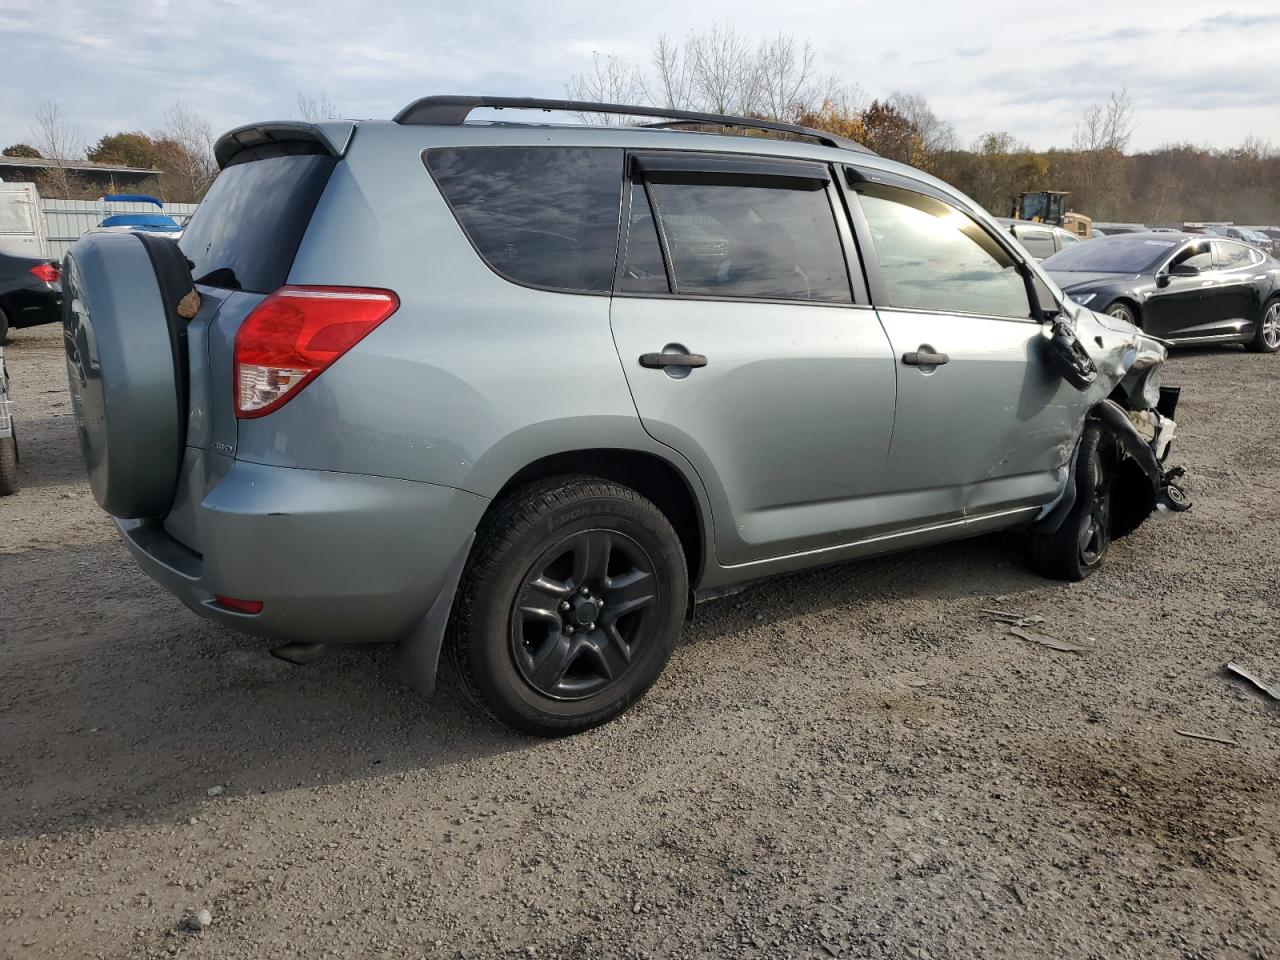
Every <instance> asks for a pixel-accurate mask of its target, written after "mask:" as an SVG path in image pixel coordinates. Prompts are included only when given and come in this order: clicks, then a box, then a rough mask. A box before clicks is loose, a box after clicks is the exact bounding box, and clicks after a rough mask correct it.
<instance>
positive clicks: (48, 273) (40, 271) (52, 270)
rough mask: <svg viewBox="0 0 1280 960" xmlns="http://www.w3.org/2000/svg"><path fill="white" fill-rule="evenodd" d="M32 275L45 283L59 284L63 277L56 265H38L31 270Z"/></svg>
mask: <svg viewBox="0 0 1280 960" xmlns="http://www.w3.org/2000/svg"><path fill="white" fill-rule="evenodd" d="M31 274H32V276H34V277H35V278H36V279H37V280H43V281H44V282H45V283H57V282H58V279H59V277H60V276H61V274H60V273H59V272H58V265H57V264H56V263H37V264H36V265H35V266H34V267H32V268H31Z"/></svg>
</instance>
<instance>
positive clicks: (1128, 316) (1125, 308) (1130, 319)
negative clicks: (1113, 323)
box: [1102, 300, 1142, 327]
mask: <svg viewBox="0 0 1280 960" xmlns="http://www.w3.org/2000/svg"><path fill="white" fill-rule="evenodd" d="M1102 312H1103V313H1105V314H1107V315H1108V316H1111V317H1115V318H1116V319H1117V320H1123V321H1124V322H1125V323H1131V324H1133V325H1134V326H1135V327H1141V326H1142V324H1140V323H1139V322H1138V311H1137V310H1135V309H1134V308H1133V307H1132V306H1130V305H1129V304H1127V303H1125V302H1124V301H1123V300H1117V301H1116V302H1115V303H1110V304H1108V305H1107V308H1106V309H1105V310H1103V311H1102Z"/></svg>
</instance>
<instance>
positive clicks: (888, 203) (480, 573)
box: [64, 97, 1185, 735]
mask: <svg viewBox="0 0 1280 960" xmlns="http://www.w3.org/2000/svg"><path fill="white" fill-rule="evenodd" d="M479 107H489V108H495V107H496V108H502V109H505V108H515V107H519V108H527V109H534V110H540V111H561V112H564V113H565V114H566V115H572V114H574V113H582V112H592V113H598V112H602V111H603V112H612V113H617V114H624V115H633V116H650V117H651V116H652V115H653V113H654V108H652V107H627V106H609V105H601V104H585V103H575V102H569V101H542V100H528V99H522V98H515V99H493V98H473V97H472V98H469V97H428V98H426V99H422V100H418V101H415V102H414V103H412V104H410V105H409V106H407V107H406V108H405V109H404V110H402V111H401V112H400V113H399V115H398V116H397V117H396V118H395V120H394V121H393V122H387V121H360V122H358V123H356V122H347V121H343V122H326V123H320V124H310V123H298V122H289V123H280V124H273V123H266V124H254V125H252V126H248V127H242V128H239V129H236V130H232V131H231V132H229V133H227V134H225V135H224V136H222V137H221V138H220V139H219V140H218V142H217V144H216V157H217V161H218V163H219V165H220V167H221V173H220V174H219V176H218V178H217V180H216V181H215V182H214V184H213V186H212V188H211V189H210V190H209V192H208V195H207V196H206V197H205V198H204V201H203V202H202V203H201V205H200V207H199V209H198V210H197V211H196V212H195V213H194V214H193V216H192V219H191V223H190V226H189V227H188V228H187V231H186V233H185V234H184V236H183V238H182V242H181V246H180V247H179V246H177V245H175V244H172V243H170V242H169V241H167V240H164V239H161V238H156V237H149V236H146V235H109V234H106V235H104V234H93V235H89V236H87V237H85V238H83V239H81V240H80V241H78V242H77V243H76V244H75V246H74V247H73V248H72V249H71V251H70V252H69V253H68V255H67V260H66V264H67V266H66V272H65V276H66V281H65V282H66V284H67V287H68V290H67V301H66V309H65V326H66V336H65V338H64V340H65V342H66V344H67V350H68V375H69V377H70V380H71V386H72V391H71V392H72V397H73V400H74V405H75V409H76V418H77V424H78V425H79V427H80V430H79V434H80V439H81V443H82V444H83V447H84V452H85V458H86V462H87V463H88V464H89V480H90V486H91V488H92V490H93V492H94V495H95V497H96V498H97V500H98V502H99V503H100V504H101V505H102V506H103V507H104V508H105V509H106V510H107V511H108V512H109V513H111V514H112V515H114V516H115V517H116V518H117V520H116V523H117V526H118V527H119V529H120V531H121V533H122V534H123V536H124V539H125V542H126V543H127V545H128V547H129V549H130V550H131V552H132V553H133V554H134V556H135V558H136V559H137V560H138V562H139V563H140V564H141V565H142V566H143V568H144V569H145V570H146V571H147V572H148V573H149V574H150V575H151V576H152V577H154V578H155V579H156V580H157V581H159V582H160V583H161V584H163V585H164V586H165V587H166V588H167V589H169V590H170V591H171V592H173V593H174V594H175V595H176V596H178V597H179V598H180V599H181V600H182V601H183V602H185V603H186V604H187V605H188V606H189V607H191V609H193V610H194V611H196V612H197V613H199V614H201V615H202V616H205V617H208V618H210V619H213V620H215V621H217V622H219V623H222V624H225V625H227V626H230V627H233V628H236V629H241V630H244V631H247V632H250V633H256V634H261V635H265V636H268V637H271V638H276V639H277V640H285V641H288V644H286V645H285V646H284V647H283V648H277V650H278V652H279V653H280V655H282V656H285V657H288V658H290V659H294V660H304V659H307V658H308V657H309V656H311V655H312V653H313V652H314V651H315V650H316V647H315V644H317V643H360V642H374V641H398V642H400V643H401V656H402V658H403V661H402V662H403V663H404V664H405V669H406V671H407V676H408V677H409V678H410V679H411V680H412V681H413V682H414V683H415V684H417V685H418V686H419V687H420V688H423V689H427V690H429V689H431V688H432V687H433V685H434V683H435V674H436V668H437V661H438V658H439V655H440V651H441V647H442V644H443V645H444V649H445V650H446V655H447V657H448V658H449V660H451V662H452V663H453V665H454V668H455V671H456V673H457V675H458V677H460V679H461V683H462V685H463V686H464V688H465V689H466V690H467V692H468V693H469V694H470V695H471V696H473V697H474V698H475V699H476V700H477V701H479V702H480V703H481V704H483V705H484V706H485V707H487V708H488V709H489V710H490V711H491V712H492V713H493V714H494V715H496V716H497V717H499V718H501V719H502V720H504V721H506V722H508V723H510V724H512V725H514V726H516V727H518V728H520V729H522V730H525V731H529V732H532V733H535V734H542V735H554V734H564V733H570V732H573V731H577V730H581V729H585V728H587V727H590V726H593V725H595V724H598V723H602V722H604V721H606V720H608V719H609V718H611V717H613V716H616V715H617V714H618V713H620V712H622V711H623V710H625V709H626V708H627V707H628V706H629V705H630V704H631V703H633V702H634V701H635V700H636V699H638V698H639V697H640V696H642V695H643V694H644V692H645V690H646V689H647V688H648V687H649V686H650V685H651V684H652V683H654V682H655V681H656V679H657V678H658V675H659V674H660V672H661V671H662V669H663V667H664V665H665V663H666V661H667V659H668V658H669V657H670V655H671V652H672V650H673V649H674V646H675V644H676V640H677V637H678V635H679V633H680V629H681V624H682V623H683V621H684V620H685V617H686V615H687V614H688V613H689V612H690V611H691V609H692V604H693V603H694V602H695V601H696V600H699V599H705V598H709V597H715V596H719V595H723V594H725V593H729V592H733V591H735V590H737V589H739V588H740V587H741V586H742V585H743V584H745V583H747V582H749V581H752V580H757V579H760V578H762V577H766V576H769V575H772V574H779V573H784V572H787V571H793V570H797V569H801V568H805V567H813V566H819V565H824V564H831V563H835V562H839V561H843V560H850V559H853V558H856V557H866V556H872V555H875V554H881V553H886V552H889V551H895V550H901V549H905V548H910V547H915V546H921V545H925V544H930V543H937V542H940V541H944V540H951V539H955V538H958V537H967V536H972V535H974V534H979V533H983V532H986V531H991V530H1000V529H1008V528H1018V529H1023V530H1026V531H1027V533H1028V540H1029V543H1030V544H1031V547H1030V553H1031V557H1032V560H1033V562H1034V563H1035V564H1036V566H1037V568H1038V569H1040V570H1041V571H1042V572H1044V573H1046V574H1048V575H1051V576H1055V577H1060V578H1064V579H1068V580H1073V579H1080V578H1083V577H1085V576H1087V575H1089V574H1090V573H1091V572H1093V571H1094V570H1096V569H1097V568H1098V566H1099V564H1101V563H1102V561H1103V558H1104V556H1105V554H1106V553H1107V550H1108V547H1109V544H1110V543H1111V541H1112V539H1113V538H1115V537H1120V536H1123V535H1125V534H1126V533H1128V532H1129V531H1131V530H1132V529H1134V528H1136V527H1137V526H1138V525H1139V524H1140V523H1142V522H1143V520H1144V518H1145V517H1146V516H1147V515H1148V514H1149V513H1150V512H1151V511H1152V510H1153V509H1154V508H1155V507H1156V506H1157V505H1163V506H1166V507H1170V508H1173V509H1177V508H1179V507H1181V506H1185V498H1184V497H1183V496H1182V495H1181V492H1180V491H1179V490H1178V488H1177V486H1176V484H1175V483H1174V482H1173V478H1174V475H1175V473H1176V471H1166V470H1165V468H1164V466H1163V464H1162V462H1163V460H1164V459H1165V458H1166V457H1167V456H1168V450H1169V440H1170V438H1171V437H1172V435H1173V433H1174V429H1175V424H1174V421H1173V419H1172V416H1173V413H1174V404H1175V401H1176V391H1174V390H1162V389H1161V385H1160V369H1161V364H1162V363H1163V361H1164V359H1165V349H1164V347H1163V346H1161V345H1160V344H1159V343H1158V342H1156V341H1154V340H1152V339H1150V338H1147V337H1144V336H1143V335H1142V334H1141V332H1140V331H1138V330H1137V329H1136V328H1134V327H1133V326H1131V325H1129V324H1125V323H1121V322H1119V321H1117V320H1115V319H1113V318H1110V317H1099V316H1097V315H1095V314H1093V313H1091V312H1089V311H1088V310H1082V309H1079V308H1078V307H1076V306H1075V305H1074V304H1073V303H1072V302H1071V301H1069V300H1067V299H1066V298H1065V297H1063V296H1062V295H1061V293H1060V292H1059V291H1057V290H1056V289H1055V287H1054V286H1053V284H1052V283H1051V281H1050V280H1049V279H1048V277H1047V276H1046V275H1045V274H1044V273H1043V271H1041V269H1040V268H1039V267H1038V265H1037V264H1036V263H1035V261H1034V260H1033V259H1031V258H1030V257H1028V255H1027V254H1026V252H1025V251H1024V250H1023V249H1022V248H1021V247H1020V246H1019V245H1017V244H1016V243H1014V242H1013V238H1012V237H1010V236H1009V234H1008V233H1007V231H1005V230H1003V229H1001V227H1000V225H999V224H997V223H995V222H994V221H993V220H991V219H990V218H989V217H988V216H987V215H986V214H985V213H984V212H983V211H982V209H981V208H980V207H979V206H978V205H977V204H975V203H974V202H972V201H971V200H969V199H968V198H966V197H965V196H963V195H962V194H960V193H958V192H956V191H955V190H953V189H951V188H949V187H947V186H945V185H943V184H942V183H940V182H939V181H937V180H935V179H933V178H932V177H929V176H928V175H926V174H923V173H920V172H919V171H916V170H913V169H911V168H909V167H906V166H902V165H900V164H897V163H894V162H891V161H888V160H884V159H881V158H879V157H877V156H875V155H874V154H872V153H870V152H869V151H867V150H866V149H865V148H863V147H859V146H858V145H856V144H854V143H852V142H850V141H846V140H843V139H841V138H839V137H835V136H833V135H830V134H827V133H823V132H820V131H816V130H812V129H807V128H803V127H795V126H791V125H787V124H778V123H771V122H768V121H761V120H754V119H748V118H743V117H723V116H714V115H706V114H696V113H689V112H683V111H662V115H663V116H664V117H666V118H667V120H666V122H665V123H664V125H662V126H660V127H645V126H608V127H606V126H582V125H580V124H578V125H567V126H556V125H547V124H541V123H535V124H524V123H519V122H510V123H503V124H484V123H476V122H467V121H468V118H469V116H470V114H471V112H472V111H473V110H475V109H477V108H479ZM357 126H358V128H359V129H358V131H357V129H356V128H357ZM708 128H709V129H710V130H714V131H717V132H707V131H708ZM727 128H741V129H747V130H750V131H751V132H753V133H757V134H760V135H758V136H734V135H731V134H729V133H726V132H725V130H726V129H727ZM780 136H781V137H782V138H785V139H779V137H780ZM770 137H772V138H773V139H770ZM266 199H269V200H270V202H265V201H266ZM1072 249H1074V248H1072ZM193 284H194V287H195V295H193V293H192V286H193ZM197 299H198V301H199V304H198V308H196V303H195V301H196V300H197ZM180 311H183V312H182V313H180ZM184 314H186V315H184ZM188 315H189V322H188Z"/></svg>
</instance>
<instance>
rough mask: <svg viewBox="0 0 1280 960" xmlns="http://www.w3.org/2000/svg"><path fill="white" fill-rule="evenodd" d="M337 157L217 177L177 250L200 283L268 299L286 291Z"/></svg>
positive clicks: (273, 162)
mask: <svg viewBox="0 0 1280 960" xmlns="http://www.w3.org/2000/svg"><path fill="white" fill-rule="evenodd" d="M336 163H337V158H336V157H331V156H328V155H324V154H303V155H298V156H288V157H269V158H267V159H264V160H251V161H249V162H247V163H238V164H235V165H234V166H230V167H227V169H225V170H223V171H222V173H220V174H218V179H217V180H215V181H214V182H213V186H212V187H210V188H209V192H208V194H206V195H205V198H204V200H203V201H201V203H200V206H199V207H197V208H196V212H195V213H194V214H192V215H191V222H190V223H189V224H187V228H186V230H185V231H184V232H183V234H182V239H181V240H180V241H179V243H178V245H179V246H180V247H181V248H182V252H183V253H184V254H186V257H187V259H188V260H190V261H191V262H192V263H193V264H194V266H193V267H192V268H191V275H192V276H193V277H194V278H195V280H196V282H197V283H205V284H208V285H210V286H214V287H225V288H227V289H229V290H249V291H252V292H254V293H270V292H271V291H273V290H276V289H277V288H279V287H282V286H284V284H285V282H286V281H287V280H288V278H289V271H290V269H292V267H293V258H294V257H295V256H296V255H297V253H298V244H299V243H301V242H302V235H303V234H304V233H306V231H307V224H308V223H310V222H311V214H312V212H313V211H314V210H315V208H316V203H317V202H318V201H319V199H320V194H321V193H323V192H324V188H325V184H326V183H328V182H329V174H330V173H332V172H333V168H334V166H335V164H336Z"/></svg>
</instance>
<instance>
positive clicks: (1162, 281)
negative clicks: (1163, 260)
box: [1156, 270, 1169, 288]
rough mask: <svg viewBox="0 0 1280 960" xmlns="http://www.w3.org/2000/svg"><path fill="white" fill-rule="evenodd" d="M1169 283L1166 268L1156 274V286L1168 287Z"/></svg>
mask: <svg viewBox="0 0 1280 960" xmlns="http://www.w3.org/2000/svg"><path fill="white" fill-rule="evenodd" d="M1168 285H1169V274H1168V272H1167V271H1165V270H1161V271H1160V272H1159V273H1157V274H1156V286H1157V287H1162V288H1163V287H1167V286H1168Z"/></svg>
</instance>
